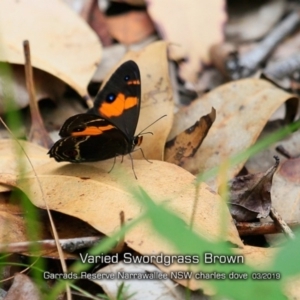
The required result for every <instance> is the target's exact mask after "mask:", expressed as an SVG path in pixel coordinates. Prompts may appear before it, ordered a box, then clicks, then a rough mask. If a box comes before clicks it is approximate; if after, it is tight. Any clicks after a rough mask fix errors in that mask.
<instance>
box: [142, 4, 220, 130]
mask: <svg viewBox="0 0 300 300" xmlns="http://www.w3.org/2000/svg"><path fill="white" fill-rule="evenodd" d="M224 5H225V2H224V1H223V0H215V1H209V2H207V1H205V0H204V1H203V0H202V1H199V0H190V1H189V2H188V4H187V2H186V1H184V0H164V1H160V0H147V10H148V12H149V14H150V16H151V18H152V20H153V21H154V23H155V24H156V28H157V29H158V30H159V32H160V34H161V35H162V37H163V38H164V39H165V40H166V41H168V42H170V43H171V45H170V49H169V55H170V58H171V59H174V60H179V59H183V58H184V59H185V62H184V63H182V64H181V65H180V75H181V77H182V79H184V80H187V81H190V82H195V81H196V78H197V75H198V73H199V72H200V71H201V69H202V67H201V65H202V62H204V63H206V64H207V63H209V48H210V47H211V46H212V45H214V44H217V43H219V42H221V41H222V40H223V30H222V25H223V24H224V22H225V20H226V13H225V10H224ZM208 28H209V34H208V31H207V29H208ZM194 122H195V121H194ZM186 128H187V127H186Z"/></svg>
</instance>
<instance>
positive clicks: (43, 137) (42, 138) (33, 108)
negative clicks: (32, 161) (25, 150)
mask: <svg viewBox="0 0 300 300" xmlns="http://www.w3.org/2000/svg"><path fill="white" fill-rule="evenodd" d="M23 48H24V56H25V75H26V87H27V91H28V94H29V106H30V114H31V128H30V133H29V140H30V141H33V142H35V143H38V144H39V145H41V146H43V147H45V148H47V149H49V148H50V147H51V146H52V144H53V141H52V140H51V138H50V136H49V134H48V132H47V130H46V129H45V127H44V122H43V120H42V117H41V114H40V111H39V107H38V104H37V99H36V97H35V88H34V79H33V71H32V65H31V55H30V46H29V42H28V41H27V40H26V41H24V42H23Z"/></svg>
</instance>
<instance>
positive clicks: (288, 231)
mask: <svg viewBox="0 0 300 300" xmlns="http://www.w3.org/2000/svg"><path fill="white" fill-rule="evenodd" d="M270 218H271V219H272V220H273V221H274V223H275V224H276V226H278V227H279V228H280V230H281V231H282V232H283V233H284V234H285V235H286V236H287V237H289V238H290V239H295V235H294V233H293V231H292V230H291V228H290V227H289V226H288V225H287V224H286V222H285V221H284V220H283V219H282V217H281V216H280V215H279V213H278V212H277V211H276V209H275V208H274V207H272V208H271V210H270Z"/></svg>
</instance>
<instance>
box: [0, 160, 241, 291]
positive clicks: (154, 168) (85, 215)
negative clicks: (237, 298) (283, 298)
mask: <svg viewBox="0 0 300 300" xmlns="http://www.w3.org/2000/svg"><path fill="white" fill-rule="evenodd" d="M112 163H113V160H108V161H102V162H97V163H92V164H88V163H85V164H80V165H79V164H69V163H61V164H57V163H56V162H55V161H53V162H51V163H49V164H47V165H43V166H42V167H40V168H39V167H38V168H36V172H37V174H38V176H39V180H37V179H36V178H35V177H34V176H33V175H32V174H31V175H28V177H26V178H24V177H23V178H22V179H20V181H19V183H18V187H19V188H20V189H22V190H26V193H28V194H30V199H31V201H32V202H33V204H34V205H36V206H38V207H40V208H45V202H44V200H45V201H47V203H48V205H49V207H50V209H52V210H55V211H59V212H62V213H66V214H69V215H72V216H74V217H77V218H80V219H81V220H83V221H85V222H87V223H89V224H90V225H91V226H93V227H94V228H96V229H97V230H99V231H100V232H102V233H104V234H105V235H108V236H111V235H112V234H113V233H115V232H116V231H117V230H118V229H119V228H120V220H119V213H120V211H121V210H122V211H124V214H125V222H126V223H127V222H131V221H132V220H134V219H136V218H137V217H139V216H140V215H141V214H142V213H143V211H144V208H143V205H142V204H141V203H138V202H137V201H136V200H134V199H133V197H132V196H131V194H130V193H129V192H128V187H131V188H137V187H138V186H139V185H141V186H143V188H144V189H145V190H146V191H148V192H149V193H150V194H151V196H152V197H153V199H154V200H155V201H156V203H160V204H164V205H166V207H167V208H168V209H170V210H171V211H172V212H174V213H175V214H177V215H178V216H179V217H180V218H181V219H182V220H183V221H184V222H185V223H186V224H189V223H190V219H191V216H192V214H193V211H194V210H195V211H194V214H195V218H194V227H193V229H194V231H195V232H196V233H197V234H199V235H200V236H203V237H205V238H206V239H209V240H214V241H215V240H219V239H220V238H221V239H225V240H228V241H230V242H231V243H233V244H235V245H238V246H239V247H243V244H242V242H241V240H240V238H239V236H238V232H237V230H236V227H235V226H234V224H233V222H232V219H231V217H230V214H229V212H228V210H227V208H226V206H225V203H224V202H223V201H222V199H221V198H220V197H219V195H217V194H216V193H214V192H212V191H211V190H210V188H209V187H208V186H207V185H206V184H204V183H203V184H201V186H200V188H199V195H198V198H199V199H201V201H198V203H197V205H196V208H195V205H194V199H195V185H194V181H195V177H194V176H193V175H191V174H190V173H189V172H187V171H185V170H183V169H182V168H180V167H178V166H176V165H174V164H169V163H166V162H162V161H153V163H152V164H149V163H148V162H147V161H145V160H134V161H133V163H134V168H135V172H136V174H137V176H138V180H135V179H134V175H133V172H132V168H131V161H130V160H129V159H127V158H126V157H125V159H124V161H123V163H122V164H119V163H116V165H115V167H114V169H113V171H112V172H110V173H107V172H108V170H109V169H110V168H111V166H112ZM86 178H89V179H86ZM3 181H5V178H2V177H1V175H0V182H3ZM41 188H42V189H43V195H44V196H45V198H44V200H43V195H42V194H41ZM207 212H209V217H208V216H207ZM220 213H222V215H223V216H224V217H225V218H222V225H221V224H220ZM224 219H225V220H224ZM220 226H222V228H223V229H222V230H220ZM224 228H226V229H224ZM221 232H222V236H220V234H221ZM224 233H225V234H224ZM174 234H176V233H175V232H174ZM125 242H126V243H127V245H128V246H129V247H130V248H132V249H133V250H135V251H137V252H139V253H141V254H142V255H143V254H149V253H152V254H155V253H161V252H162V253H168V254H170V255H172V254H176V253H177V250H176V249H175V248H174V247H173V246H172V245H171V244H170V243H167V242H166V240H165V239H163V238H162V237H161V236H160V235H158V234H157V233H156V232H155V231H154V230H153V229H152V227H151V225H150V222H149V221H148V220H143V221H142V222H140V223H139V224H138V225H137V226H135V227H134V228H133V229H132V230H130V231H129V232H128V233H126V235H125ZM158 267H159V268H160V267H161V266H160V265H159V266H158ZM182 268H183V269H185V270H187V268H188V266H187V265H183V266H182ZM201 287H202V282H201V281H197V282H195V285H194V286H193V289H198V288H201Z"/></svg>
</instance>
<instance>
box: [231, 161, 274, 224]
mask: <svg viewBox="0 0 300 300" xmlns="http://www.w3.org/2000/svg"><path fill="white" fill-rule="evenodd" d="M275 160H276V162H275V165H274V166H273V167H271V168H270V169H269V170H268V171H267V172H266V173H265V174H261V173H258V174H249V175H245V176H238V177H236V178H234V179H233V180H232V181H230V182H229V201H228V202H229V205H230V212H231V215H232V216H233V218H234V219H235V220H237V221H240V222H246V221H250V220H253V219H255V218H266V217H267V216H268V215H269V213H270V209H271V193H270V192H271V187H272V180H273V175H274V173H275V172H276V170H277V168H278V165H279V158H278V157H275Z"/></svg>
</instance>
